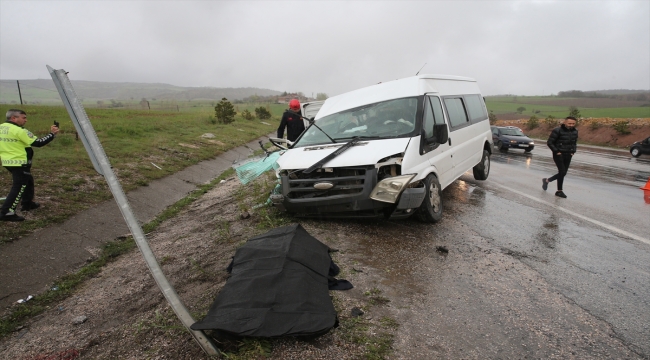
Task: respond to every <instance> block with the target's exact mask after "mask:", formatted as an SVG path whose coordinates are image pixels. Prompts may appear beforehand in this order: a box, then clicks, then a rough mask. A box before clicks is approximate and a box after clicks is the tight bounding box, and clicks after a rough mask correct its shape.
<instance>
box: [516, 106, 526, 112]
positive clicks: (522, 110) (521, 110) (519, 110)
mask: <svg viewBox="0 0 650 360" xmlns="http://www.w3.org/2000/svg"><path fill="white" fill-rule="evenodd" d="M524 111H526V108H525V107H523V106H520V107H518V108H517V113H519V114H521V113H523V112H524Z"/></svg>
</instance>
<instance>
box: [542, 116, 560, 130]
mask: <svg viewBox="0 0 650 360" xmlns="http://www.w3.org/2000/svg"><path fill="white" fill-rule="evenodd" d="M544 124H546V126H547V127H549V128H554V127H556V126H557V119H556V118H555V116H553V115H549V116H547V117H546V118H545V119H544Z"/></svg>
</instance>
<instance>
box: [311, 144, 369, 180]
mask: <svg viewBox="0 0 650 360" xmlns="http://www.w3.org/2000/svg"><path fill="white" fill-rule="evenodd" d="M359 140H360V139H359V138H358V137H356V136H355V137H354V138H352V140H350V141H349V142H347V143H345V144H343V146H341V147H340V148H338V149H336V151H334V152H333V153H331V154H329V155H327V156H325V157H324V158H322V159H320V160H319V161H318V162H317V163H315V164H314V165H312V166H310V167H308V168H307V169H305V170H303V171H302V172H303V173H305V174H309V173H311V172H312V171H314V170H316V169H318V168H320V167H321V166H323V165H324V164H325V163H326V162H328V161H330V160H332V159H334V158H335V157H337V156H339V155H340V154H341V153H342V152H344V151H345V150H347V149H349V148H351V147H353V146H354V145H355V144H356V143H358V142H359ZM332 141H333V140H332Z"/></svg>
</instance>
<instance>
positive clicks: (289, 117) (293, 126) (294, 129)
mask: <svg viewBox="0 0 650 360" xmlns="http://www.w3.org/2000/svg"><path fill="white" fill-rule="evenodd" d="M285 127H286V128H287V140H289V141H291V142H293V141H296V139H297V138H298V136H300V134H302V132H303V131H305V123H304V122H303V121H302V117H301V116H300V102H299V101H298V99H293V100H291V101H289V109H287V110H285V111H284V114H282V120H281V121H280V126H279V127H278V138H280V139H282V137H283V136H284V128H285Z"/></svg>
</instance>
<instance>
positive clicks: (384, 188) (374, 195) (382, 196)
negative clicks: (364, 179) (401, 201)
mask: <svg viewBox="0 0 650 360" xmlns="http://www.w3.org/2000/svg"><path fill="white" fill-rule="evenodd" d="M414 176H415V174H411V175H400V176H393V177H390V178H386V179H384V180H382V181H380V182H379V183H378V184H377V186H375V188H374V189H373V190H372V192H371V193H370V198H371V199H373V200H377V201H382V202H387V203H392V204H394V203H395V202H396V201H397V198H398V197H399V194H401V193H402V191H403V190H404V188H406V186H407V185H408V184H409V182H410V181H411V179H413V177H414Z"/></svg>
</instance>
